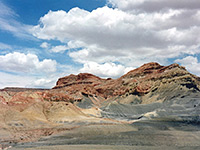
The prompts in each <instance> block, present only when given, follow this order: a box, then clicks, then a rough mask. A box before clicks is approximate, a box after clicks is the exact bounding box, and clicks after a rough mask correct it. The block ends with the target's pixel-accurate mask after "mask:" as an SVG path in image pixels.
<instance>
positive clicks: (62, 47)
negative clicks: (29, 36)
mask: <svg viewBox="0 0 200 150" xmlns="http://www.w3.org/2000/svg"><path fill="white" fill-rule="evenodd" d="M67 49H69V48H68V47H67V46H65V45H58V46H54V47H52V48H51V50H50V51H51V52H54V53H60V52H64V51H66V50H67Z"/></svg>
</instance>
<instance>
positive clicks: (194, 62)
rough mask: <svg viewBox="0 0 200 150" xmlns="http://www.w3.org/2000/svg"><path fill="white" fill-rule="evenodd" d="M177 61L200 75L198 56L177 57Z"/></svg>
mask: <svg viewBox="0 0 200 150" xmlns="http://www.w3.org/2000/svg"><path fill="white" fill-rule="evenodd" d="M175 62H177V63H180V64H181V65H183V66H185V67H186V69H187V70H189V71H191V72H192V73H195V74H197V75H199V76H200V67H199V66H200V62H199V61H198V58H197V57H193V56H187V57H185V58H183V59H177V60H176V61H175Z"/></svg>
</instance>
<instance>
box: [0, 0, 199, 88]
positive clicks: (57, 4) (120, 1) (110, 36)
mask: <svg viewBox="0 0 200 150" xmlns="http://www.w3.org/2000/svg"><path fill="white" fill-rule="evenodd" d="M199 8H200V2H198V1H197V0H191V1H190V2H189V3H188V1H187V0H182V1H181V3H179V2H178V1H173V0H160V1H156V0H88V1H86V0H59V1H57V0H42V1H39V0H0V60H1V63H0V77H1V78H0V88H3V87H8V86H19V87H44V88H50V87H52V86H54V85H55V82H56V80H57V79H58V78H59V77H62V76H66V75H69V74H72V73H73V74H78V73H80V72H89V73H93V74H95V75H98V76H101V77H104V78H105V77H112V78H117V77H119V76H121V75H123V74H124V73H126V72H128V71H129V70H131V69H134V68H136V67H139V66H140V65H142V64H144V63H148V62H152V61H154V62H158V63H160V64H162V65H169V64H171V63H179V64H180V65H183V66H185V67H186V68H187V69H188V70H189V71H190V72H192V73H194V74H196V75H200V67H199V65H200V62H199V60H200V55H199V53H200V44H199V42H200V37H199V34H200V19H199V18H200V11H199V10H200V9H199Z"/></svg>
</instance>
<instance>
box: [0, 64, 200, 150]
mask: <svg viewBox="0 0 200 150" xmlns="http://www.w3.org/2000/svg"><path fill="white" fill-rule="evenodd" d="M199 141H200V78H199V77H197V76H195V75H193V74H191V73H189V72H188V71H187V70H186V69H185V68H184V67H182V66H179V65H178V64H172V65H169V66H161V65H159V64H158V63H148V64H144V65H143V66H141V67H139V68H137V69H134V70H132V71H130V72H128V73H127V74H125V75H123V76H122V77H120V78H118V79H111V78H108V79H102V78H99V77H97V76H95V75H92V74H88V73H80V74H78V75H69V76H66V77H63V78H60V79H59V80H58V81H57V83H56V85H55V87H53V88H52V89H26V88H5V89H2V90H0V144H1V145H0V147H1V148H2V149H4V148H9V149H13V150H14V149H16V150H18V149H19V150H20V149H27V150H35V149H43V150H44V149H48V150H50V149H52V150H58V149H60V150H65V149H67V150H71V149H72V150H84V149H87V150H92V149H97V150H98V149H99V150H100V149H101V150H103V149H104V150H105V149H106V150H110V149H113V150H114V149H119V150H121V149H126V150H129V149H135V150H139V149H140V150H147V149H156V150H160V149H163V150H165V149H170V150H173V149H181V150H190V149H194V150H196V149H200V142H199Z"/></svg>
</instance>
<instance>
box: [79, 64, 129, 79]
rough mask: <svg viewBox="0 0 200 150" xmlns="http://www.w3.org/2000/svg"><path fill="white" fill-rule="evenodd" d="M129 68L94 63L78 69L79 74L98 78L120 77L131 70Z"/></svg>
mask: <svg viewBox="0 0 200 150" xmlns="http://www.w3.org/2000/svg"><path fill="white" fill-rule="evenodd" d="M132 69H133V68H131V67H128V68H126V67H124V66H122V65H117V64H115V63H104V64H98V63H96V62H88V63H85V64H84V67H83V68H82V69H80V71H81V72H88V73H92V74H95V75H97V76H100V77H114V78H116V77H120V76H121V75H122V74H125V73H127V72H128V71H130V70H132Z"/></svg>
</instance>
